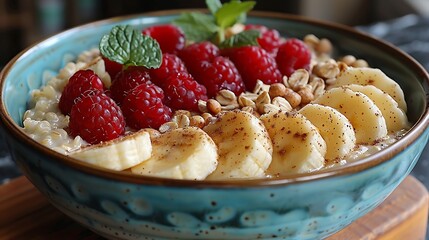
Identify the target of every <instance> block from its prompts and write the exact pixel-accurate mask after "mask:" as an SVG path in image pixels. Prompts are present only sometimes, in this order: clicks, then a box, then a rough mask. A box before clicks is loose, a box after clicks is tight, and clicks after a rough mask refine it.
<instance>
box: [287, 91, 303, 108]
mask: <svg viewBox="0 0 429 240" xmlns="http://www.w3.org/2000/svg"><path fill="white" fill-rule="evenodd" d="M284 98H285V99H286V100H287V101H288V102H289V104H290V105H291V106H292V108H296V107H298V106H299V104H301V95H299V94H298V93H296V92H295V91H293V90H292V89H290V88H286V94H285V96H284Z"/></svg>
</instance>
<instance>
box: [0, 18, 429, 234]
mask: <svg viewBox="0 0 429 240" xmlns="http://www.w3.org/2000/svg"><path fill="white" fill-rule="evenodd" d="M177 14H178V12H171V11H168V12H157V13H153V14H150V15H137V16H128V17H123V18H114V19H109V20H106V21H100V22H95V23H91V24H88V25H84V26H81V27H77V28H73V29H71V30H68V31H65V32H63V33H60V34H58V35H55V36H53V37H51V38H48V39H47V40H45V41H42V42H40V43H38V44H36V45H34V46H32V47H30V48H28V49H26V50H25V51H23V52H22V53H20V54H19V55H18V56H16V57H15V58H14V59H12V60H11V62H10V63H9V64H8V65H7V66H6V67H5V68H4V70H3V72H2V73H1V75H0V78H1V83H0V84H1V92H0V94H1V106H0V117H1V129H2V134H4V136H5V138H6V140H7V143H8V146H9V147H10V151H11V154H12V156H13V158H14V159H15V161H16V162H17V164H18V165H19V166H20V168H21V169H22V171H23V173H24V174H25V175H26V176H27V177H28V178H29V179H30V180H31V182H32V183H33V184H34V185H35V186H36V187H37V188H38V189H39V190H40V191H41V192H42V193H43V194H44V195H45V196H46V197H47V198H48V199H49V200H50V202H51V203H52V204H53V205H54V206H55V207H57V208H58V209H60V210H61V211H62V212H64V213H65V214H67V215H68V216H70V217H71V218H73V219H74V220H76V221H77V222H79V223H81V224H82V225H84V226H86V227H88V228H89V229H91V230H93V231H94V232H96V233H98V234H100V235H102V236H104V237H107V238H111V239H274V238H279V239H322V238H325V237H327V236H329V235H331V234H333V233H335V232H337V231H339V230H340V229H342V228H344V227H345V226H347V225H348V224H350V223H351V222H353V221H354V220H355V219H357V218H359V217H361V216H362V215H364V214H366V213H367V212H369V211H371V210H372V209H374V208H375V207H376V206H377V205H378V204H380V203H381V202H382V201H383V200H384V199H385V198H386V197H387V196H388V195H389V194H390V193H391V192H392V191H393V190H394V189H395V188H396V187H397V186H398V184H399V183H400V182H401V181H402V180H403V179H404V178H405V177H406V176H407V175H408V174H409V173H410V171H411V169H412V168H413V167H414V165H415V164H416V162H417V160H418V158H419V156H420V154H421V152H422V150H423V148H424V146H425V145H426V143H427V140H428V134H429V129H427V125H428V108H427V95H428V93H429V91H428V79H429V76H428V74H427V73H426V72H425V70H424V69H423V68H422V67H421V66H420V65H419V64H418V63H417V62H416V61H415V60H413V59H412V58H410V57H409V56H408V55H406V54H404V53H403V52H401V51H399V50H398V49H396V48H395V47H393V46H390V45H388V44H386V43H383V42H381V41H379V40H376V39H374V38H371V37H369V36H366V35H364V34H361V33H359V32H357V31H355V30H353V29H349V28H346V27H344V26H339V25H335V24H330V23H323V22H318V21H313V20H308V19H303V18H301V17H296V16H288V15H281V14H273V13H261V12H259V13H253V15H252V17H249V19H248V22H249V23H258V24H264V25H266V26H269V27H272V28H276V29H278V30H279V31H280V33H281V34H282V35H284V36H286V37H303V36H304V35H306V34H310V33H312V34H315V35H316V36H318V37H326V38H328V39H330V40H332V42H333V44H334V46H335V49H336V50H335V51H336V54H337V55H342V54H345V53H347V54H352V55H355V56H357V57H360V58H364V59H366V60H368V62H369V63H370V65H371V66H373V67H378V68H381V69H382V70H383V71H384V72H386V73H387V74H388V75H389V76H390V77H391V78H393V79H395V80H397V81H398V83H399V84H400V85H401V86H402V88H403V89H404V91H405V96H406V101H407V103H408V108H409V111H408V117H409V119H410V121H411V122H412V123H413V127H412V128H411V130H410V131H409V132H408V133H407V134H406V136H404V137H403V138H402V139H400V140H399V141H398V142H396V143H395V144H393V145H392V146H390V147H388V148H387V149H385V150H383V151H381V152H378V153H376V154H374V155H372V156H370V157H368V158H366V159H363V160H361V161H358V162H355V163H352V164H348V165H345V166H342V167H338V168H333V169H329V170H325V171H321V172H316V173H309V174H303V175H294V176H290V177H287V178H278V179H271V180H268V179H265V180H248V181H229V182H228V181H224V182H209V181H202V182H195V181H183V180H171V179H159V178H151V177H144V176H134V175H131V174H130V173H127V172H113V171H107V170H103V169H100V168H96V167H93V166H90V165H87V164H84V163H81V162H76V161H73V159H71V158H69V157H67V156H63V155H61V154H58V153H56V152H54V151H51V150H50V149H46V148H45V147H43V146H42V145H40V144H39V143H37V142H35V141H33V140H32V139H30V138H29V137H27V136H26V135H25V134H24V132H23V131H22V130H21V129H20V126H22V120H21V119H22V116H23V113H24V111H25V110H26V106H27V101H28V99H29V92H30V91H31V90H33V89H36V88H39V87H40V86H41V85H42V84H43V79H46V77H47V76H51V75H53V74H56V73H57V71H58V70H59V69H60V68H61V67H63V66H64V64H65V63H66V62H67V61H69V60H71V59H73V58H74V57H76V56H77V55H78V54H79V53H80V52H82V51H84V50H87V49H90V48H93V47H97V45H98V42H99V40H100V37H101V36H102V35H103V34H106V33H107V32H108V31H109V30H110V29H111V28H112V27H113V26H114V25H117V24H131V25H134V26H135V27H136V28H143V27H146V26H149V25H153V24H159V23H165V22H170V21H171V20H172V19H173V18H175V17H176V16H177Z"/></svg>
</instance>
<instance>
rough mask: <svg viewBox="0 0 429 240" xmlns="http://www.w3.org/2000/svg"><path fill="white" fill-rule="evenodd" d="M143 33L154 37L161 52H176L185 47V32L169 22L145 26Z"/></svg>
mask: <svg viewBox="0 0 429 240" xmlns="http://www.w3.org/2000/svg"><path fill="white" fill-rule="evenodd" d="M143 34H144V35H147V36H150V37H152V38H153V39H155V40H156V41H157V42H158V43H159V46H160V47H161V51H162V52H163V53H173V54H176V53H177V52H178V51H180V50H181V49H183V47H185V34H184V33H183V31H182V30H181V29H180V28H178V27H176V26H174V25H171V24H164V25H158V26H152V27H149V28H146V29H144V30H143Z"/></svg>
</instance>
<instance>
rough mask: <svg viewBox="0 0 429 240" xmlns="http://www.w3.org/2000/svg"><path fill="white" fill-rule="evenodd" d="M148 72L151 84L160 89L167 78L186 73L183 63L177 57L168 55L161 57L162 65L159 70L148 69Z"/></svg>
mask: <svg viewBox="0 0 429 240" xmlns="http://www.w3.org/2000/svg"><path fill="white" fill-rule="evenodd" d="M148 71H149V74H150V76H151V79H152V82H153V83H155V84H156V85H158V86H160V87H163V86H164V83H165V80H166V79H167V78H168V77H169V76H171V75H174V74H177V73H179V72H187V70H186V67H185V64H184V63H183V61H182V60H181V59H180V58H179V57H178V56H176V55H173V54H169V53H166V54H163V55H162V63H161V66H160V67H159V68H153V69H149V70H148Z"/></svg>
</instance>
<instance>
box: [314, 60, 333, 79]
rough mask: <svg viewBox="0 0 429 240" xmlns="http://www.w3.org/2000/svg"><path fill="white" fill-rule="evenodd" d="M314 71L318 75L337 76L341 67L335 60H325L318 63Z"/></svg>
mask: <svg viewBox="0 0 429 240" xmlns="http://www.w3.org/2000/svg"><path fill="white" fill-rule="evenodd" d="M313 73H314V74H316V75H317V76H318V77H321V78H324V79H328V78H334V77H336V76H337V75H338V74H339V73H340V69H339V67H338V64H337V63H336V62H335V61H325V62H321V63H318V64H316V66H314V68H313Z"/></svg>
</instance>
